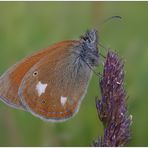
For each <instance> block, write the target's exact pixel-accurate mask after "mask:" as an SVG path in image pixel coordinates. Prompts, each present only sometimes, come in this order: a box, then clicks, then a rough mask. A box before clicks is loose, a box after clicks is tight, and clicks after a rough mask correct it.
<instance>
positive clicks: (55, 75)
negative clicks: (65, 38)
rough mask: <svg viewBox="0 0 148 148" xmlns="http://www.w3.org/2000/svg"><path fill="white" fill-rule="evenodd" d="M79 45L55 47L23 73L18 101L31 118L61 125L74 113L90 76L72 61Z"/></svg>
mask: <svg viewBox="0 0 148 148" xmlns="http://www.w3.org/2000/svg"><path fill="white" fill-rule="evenodd" d="M79 44H80V43H79V42H78V41H71V42H69V43H68V44H64V45H62V46H59V48H57V49H56V50H55V52H50V53H49V54H48V55H47V56H45V57H43V58H42V59H41V60H40V61H39V62H38V63H36V64H35V65H34V66H33V67H32V68H31V69H30V70H29V71H28V72H27V73H26V75H25V76H24V78H23V80H22V83H21V85H20V88H19V97H20V99H21V101H22V103H23V105H24V106H25V107H26V108H27V110H29V111H30V112H31V113H32V114H34V115H36V116H38V117H40V118H42V119H45V120H48V121H63V120H65V119H67V118H69V117H71V116H72V115H73V114H74V113H75V112H76V111H77V110H78V106H79V104H80V102H81V100H82V98H83V96H84V94H85V92H86V89H87V86H88V81H89V79H90V75H91V71H90V69H89V67H88V66H87V65H86V64H85V63H83V62H82V61H81V59H79V58H78V57H76V56H77V55H76V54H75V50H76V48H79ZM34 72H36V75H34Z"/></svg>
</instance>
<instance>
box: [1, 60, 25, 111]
mask: <svg viewBox="0 0 148 148" xmlns="http://www.w3.org/2000/svg"><path fill="white" fill-rule="evenodd" d="M15 65H17V63H16V64H14V65H13V66H15ZM13 66H12V67H13ZM12 67H10V68H8V70H7V71H5V72H4V73H3V74H2V75H1V76H0V80H1V79H2V78H3V77H4V76H5V74H6V73H9V71H11V69H12ZM0 100H1V101H2V102H3V103H4V104H6V105H8V106H10V107H12V108H15V109H21V110H23V111H27V110H26V109H25V106H24V105H23V104H22V103H21V102H20V103H21V106H20V105H16V104H14V103H12V102H11V101H9V100H8V99H6V98H5V97H3V96H0Z"/></svg>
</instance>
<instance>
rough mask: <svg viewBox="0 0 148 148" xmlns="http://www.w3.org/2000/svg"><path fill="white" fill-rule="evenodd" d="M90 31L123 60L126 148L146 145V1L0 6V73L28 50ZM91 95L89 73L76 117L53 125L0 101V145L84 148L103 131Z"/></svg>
mask: <svg viewBox="0 0 148 148" xmlns="http://www.w3.org/2000/svg"><path fill="white" fill-rule="evenodd" d="M113 15H120V16H122V17H123V19H122V21H121V20H112V21H110V22H108V23H107V24H104V25H103V26H102V27H101V28H100V27H99V24H100V23H101V22H102V21H103V20H105V19H107V18H108V17H110V16H113ZM93 27H95V28H97V29H98V30H99V32H100V33H99V36H100V42H101V44H103V45H104V46H105V47H107V48H112V49H114V50H116V51H118V53H119V54H120V56H121V57H123V58H124V59H125V60H126V62H125V70H126V77H125V87H126V89H127V92H128V95H129V100H128V105H129V112H130V113H131V114H132V115H133V124H132V139H131V141H130V142H129V143H128V144H127V146H148V140H147V137H148V115H147V114H148V107H147V106H148V2H0V74H2V73H3V72H4V71H5V70H7V68H9V67H10V66H11V65H13V64H14V63H16V62H17V61H19V60H20V59H22V58H23V57H25V56H27V55H29V54H31V53H32V52H34V51H37V50H38V49H41V48H43V47H47V46H49V45H51V44H53V43H55V42H59V41H62V40H66V39H77V38H78V37H79V36H80V35H82V34H83V33H84V32H85V31H86V30H87V29H89V28H93ZM100 51H101V53H103V54H105V53H106V51H105V50H104V49H102V48H100ZM99 69H100V70H101V68H99ZM99 69H97V70H98V71H99ZM97 95H100V94H99V92H98V78H97V77H96V76H95V75H94V76H93V78H92V81H91V83H90V85H89V89H88V93H87V95H86V97H85V99H84V101H83V102H82V105H81V108H80V111H79V112H78V114H77V115H76V116H75V117H74V118H72V119H70V120H68V121H67V122H63V123H58V124H55V123H50V122H49V123H47V122H44V121H42V120H40V119H38V118H36V117H34V116H32V115H31V114H29V113H27V112H24V111H21V110H16V109H13V108H10V107H8V106H6V105H5V104H4V103H2V102H0V146H90V144H91V143H92V141H93V140H95V139H97V137H98V136H99V135H101V134H102V133H103V128H102V124H101V123H100V121H99V120H98V118H97V112H96V108H95V96H97Z"/></svg>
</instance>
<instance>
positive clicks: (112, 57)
mask: <svg viewBox="0 0 148 148" xmlns="http://www.w3.org/2000/svg"><path fill="white" fill-rule="evenodd" d="M123 67H124V64H123V61H122V60H121V59H120V58H119V57H118V55H117V54H116V53H115V52H112V51H109V52H108V54H107V58H106V62H105V65H104V71H103V76H102V78H101V80H100V88H101V95H102V98H101V100H96V107H97V111H98V116H99V118H100V120H101V121H102V122H103V125H104V135H103V137H100V138H99V139H98V141H97V142H95V143H94V146H101V147H112V146H114V147H115V146H124V145H125V144H126V143H127V142H128V140H129V139H130V125H131V122H132V116H131V115H130V116H129V115H128V111H127V105H126V101H127V94H126V92H125V89H124V86H123V80H124V71H123Z"/></svg>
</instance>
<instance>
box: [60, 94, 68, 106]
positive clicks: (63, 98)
mask: <svg viewBox="0 0 148 148" xmlns="http://www.w3.org/2000/svg"><path fill="white" fill-rule="evenodd" d="M60 101H61V104H62V106H64V105H65V103H66V101H67V97H63V96H61V99H60Z"/></svg>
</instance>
